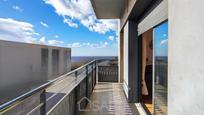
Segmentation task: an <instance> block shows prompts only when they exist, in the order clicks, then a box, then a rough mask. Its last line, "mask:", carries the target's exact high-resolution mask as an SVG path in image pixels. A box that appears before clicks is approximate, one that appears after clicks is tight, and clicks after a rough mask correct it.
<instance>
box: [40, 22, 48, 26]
mask: <svg viewBox="0 0 204 115" xmlns="http://www.w3.org/2000/svg"><path fill="white" fill-rule="evenodd" d="M40 24H41V25H42V26H44V27H46V28H48V25H47V24H46V23H44V22H42V21H41V22H40Z"/></svg>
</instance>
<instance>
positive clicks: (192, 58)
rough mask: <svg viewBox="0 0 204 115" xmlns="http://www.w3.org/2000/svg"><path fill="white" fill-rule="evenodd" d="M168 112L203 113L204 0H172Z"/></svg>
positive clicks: (187, 114)
mask: <svg viewBox="0 0 204 115" xmlns="http://www.w3.org/2000/svg"><path fill="white" fill-rule="evenodd" d="M168 7H169V44H168V45H169V54H168V55H169V60H168V61H169V68H168V71H169V73H168V114H169V115H203V114H204V61H203V59H204V0H169V1H168Z"/></svg>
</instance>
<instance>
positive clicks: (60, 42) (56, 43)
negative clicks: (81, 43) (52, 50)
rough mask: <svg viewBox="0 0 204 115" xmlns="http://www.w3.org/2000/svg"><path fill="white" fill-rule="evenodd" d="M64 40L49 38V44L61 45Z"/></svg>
mask: <svg viewBox="0 0 204 115" xmlns="http://www.w3.org/2000/svg"><path fill="white" fill-rule="evenodd" d="M63 43H64V42H63V41H60V40H48V45H60V44H63Z"/></svg>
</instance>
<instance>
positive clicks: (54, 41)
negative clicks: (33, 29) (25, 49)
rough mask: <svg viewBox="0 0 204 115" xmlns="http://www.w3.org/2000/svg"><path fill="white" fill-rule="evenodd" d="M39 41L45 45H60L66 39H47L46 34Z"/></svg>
mask: <svg viewBox="0 0 204 115" xmlns="http://www.w3.org/2000/svg"><path fill="white" fill-rule="evenodd" d="M39 43H40V44H43V45H54V46H59V45H61V44H63V43H64V41H60V40H47V39H46V37H45V36H43V37H42V38H40V39H39Z"/></svg>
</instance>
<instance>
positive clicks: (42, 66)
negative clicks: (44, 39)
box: [0, 41, 71, 96]
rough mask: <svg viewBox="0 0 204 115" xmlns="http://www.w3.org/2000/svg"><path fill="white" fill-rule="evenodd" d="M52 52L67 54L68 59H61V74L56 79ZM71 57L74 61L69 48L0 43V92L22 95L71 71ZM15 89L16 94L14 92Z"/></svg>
mask: <svg viewBox="0 0 204 115" xmlns="http://www.w3.org/2000/svg"><path fill="white" fill-rule="evenodd" d="M42 49H43V50H42ZM53 49H57V50H59V51H60V52H62V53H65V51H66V52H67V54H66V56H67V57H64V56H65V55H60V58H59V73H57V74H55V76H53V71H51V70H52V69H51V68H52V60H53V59H52V56H51V54H52V53H51V52H52V50H53ZM69 57H71V52H70V49H67V48H58V47H51V46H44V45H34V44H25V43H17V42H8V41H0V77H1V80H0V92H4V93H9V91H10V92H11V91H12V92H15V91H16V92H17V93H19V92H21V91H22V90H25V89H29V88H32V87H34V86H36V85H39V84H41V83H43V82H46V81H47V80H51V79H54V78H56V77H58V76H59V75H61V74H63V73H65V72H68V71H70V70H71V61H70V60H68V58H69ZM65 58H67V59H65ZM66 61H67V62H66ZM68 61H69V62H68ZM56 66H57V65H56ZM5 87H6V88H5ZM14 87H15V91H13V90H14ZM1 94H2V93H1ZM14 94H15V93H14ZM5 95H6V94H5ZM1 96H2V95H1Z"/></svg>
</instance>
